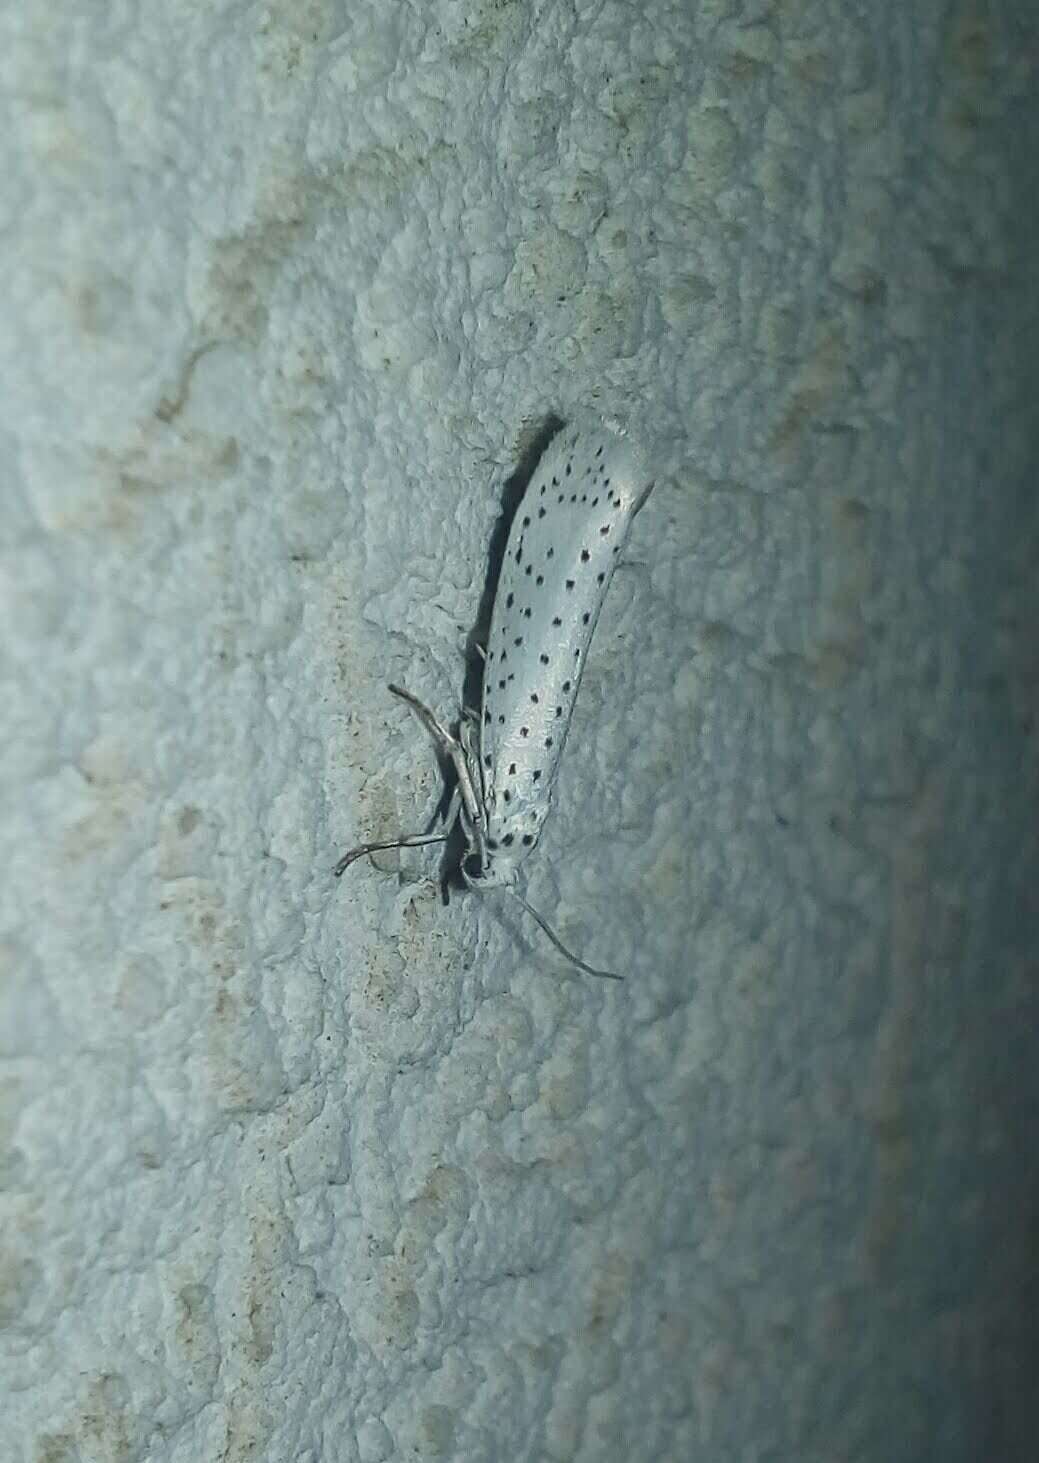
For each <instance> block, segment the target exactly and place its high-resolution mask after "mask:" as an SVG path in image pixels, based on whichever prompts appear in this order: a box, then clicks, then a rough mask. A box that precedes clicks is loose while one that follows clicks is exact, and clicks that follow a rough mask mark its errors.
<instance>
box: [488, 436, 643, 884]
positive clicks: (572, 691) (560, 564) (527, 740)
mask: <svg viewBox="0 0 1039 1463" xmlns="http://www.w3.org/2000/svg"><path fill="white" fill-rule="evenodd" d="M651 487H652V482H651V479H650V477H649V474H648V471H647V468H646V464H645V461H644V459H643V457H642V454H641V452H640V451H639V449H638V448H637V447H636V446H635V445H634V444H633V443H632V442H631V441H630V440H629V439H627V438H626V437H621V436H619V435H618V434H617V433H616V432H614V431H612V430H611V429H609V428H607V427H604V426H601V425H599V424H594V423H590V424H588V425H587V426H586V425H584V424H578V425H576V426H575V425H570V426H567V427H564V428H563V429H562V430H561V431H560V432H559V433H558V434H557V435H556V437H554V438H553V440H552V441H551V442H550V443H549V445H548V447H547V448H546V450H545V453H544V455H543V457H542V458H541V461H540V462H539V463H538V465H537V468H536V469H535V471H534V474H533V476H532V477H531V479H530V483H529V484H528V486H527V490H526V492H525V494H524V496H523V500H522V502H521V503H520V506H519V509H518V510H517V513H516V517H515V519H514V520H513V523H512V527H511V530H510V533H509V537H508V542H507V546H506V550H505V557H504V559H503V562H502V567H501V573H500V576H499V580H498V587H497V591H496V594H495V599H494V610H493V613H492V616H491V629H490V635H489V637H488V642H487V655H486V660H485V663H484V682H483V704H482V714H481V728H480V758H481V764H482V772H483V778H484V788H485V794H486V799H485V800H486V814H487V841H488V848H489V851H490V855H491V856H492V857H493V856H497V857H498V859H499V860H505V861H511V862H512V863H516V862H518V861H519V860H520V859H521V858H522V857H524V856H525V854H526V853H529V851H530V849H531V848H533V846H534V844H535V843H536V842H537V840H538V837H539V835H540V832H541V828H542V825H543V823H544V819H545V817H546V815H547V813H548V808H549V804H550V800H551V792H552V788H553V785H554V783H555V779H556V774H557V772H558V769H559V759H560V757H561V755H562V752H563V747H564V746H565V744H566V738H567V734H568V732H569V729H570V721H571V717H572V715H573V708H574V702H575V700H576V698H577V692H578V690H579V688H580V684H581V676H582V674H583V672H584V664H585V659H586V657H587V653H588V647H589V644H590V643H591V639H592V635H593V633H594V631H595V626H596V622H597V621H598V618H599V613H600V611H601V609H602V605H603V600H604V599H605V596H606V591H607V589H608V588H609V585H610V580H611V578H612V577H613V571H614V569H615V567H616V564H617V560H618V558H619V556H620V553H621V550H622V549H623V547H624V545H625V543H626V541H627V538H628V533H629V531H630V528H631V523H632V520H633V518H634V517H635V514H636V513H637V512H638V510H639V508H641V506H642V504H643V503H644V502H645V500H646V498H647V496H648V494H649V491H650V489H651Z"/></svg>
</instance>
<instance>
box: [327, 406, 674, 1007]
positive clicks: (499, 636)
mask: <svg viewBox="0 0 1039 1463" xmlns="http://www.w3.org/2000/svg"><path fill="white" fill-rule="evenodd" d="M652 486H653V483H652V480H651V478H650V476H649V473H648V471H647V468H646V464H645V461H644V459H643V457H642V454H641V452H640V451H639V449H638V448H637V447H636V446H635V445H634V444H633V443H632V442H631V440H630V439H629V438H627V437H626V436H624V435H621V434H620V433H618V432H617V431H616V430H614V429H613V428H611V427H608V426H605V425H603V424H602V423H599V422H596V421H594V420H593V422H592V423H591V424H589V425H587V426H584V425H577V426H575V425H573V424H571V425H569V426H566V427H564V428H563V429H562V430H561V431H560V432H558V433H557V435H556V436H555V437H554V438H553V439H552V441H551V442H550V443H549V445H548V447H547V448H546V450H545V452H544V454H543V456H542V458H541V459H540V461H539V462H538V465H537V467H536V469H535V471H534V473H533V476H532V477H531V479H530V482H529V484H528V486H527V489H526V492H525V493H524V496H523V499H522V501H521V503H520V505H519V508H518V509H517V512H516V516H515V518H514V520H513V523H512V527H511V529H510V531H509V535H508V540H507V544H506V548H505V557H504V560H503V562H502V567H501V573H500V576H499V579H498V585H497V589H496V592H495V598H494V609H493V612H492V615H491V627H490V634H489V636H488V641H487V646H486V648H485V650H484V652H483V656H484V669H483V704H482V707H481V710H480V713H479V715H477V713H476V712H475V711H472V710H469V709H466V710H464V711H463V714H462V719H461V723H460V726H459V730H458V735H457V737H456V736H454V735H452V733H451V732H450V731H448V730H447V728H446V727H444V726H443V725H442V724H441V723H440V722H439V721H438V720H437V718H436V716H435V715H434V714H433V712H432V711H430V710H429V708H428V707H426V706H424V705H423V704H422V702H421V701H418V700H416V698H415V697H414V696H412V695H411V694H410V692H408V691H405V690H403V689H402V688H401V687H400V686H392V685H391V686H390V690H391V691H392V692H393V694H394V695H395V696H399V697H400V698H401V699H402V700H403V701H405V702H406V703H407V704H408V705H409V706H410V707H411V708H412V710H413V711H414V712H415V714H416V715H417V716H418V718H419V720H420V721H421V722H422V724H423V725H424V726H425V728H426V730H427V731H428V732H429V734H430V736H431V737H432V739H433V742H434V743H435V745H436V748H437V750H438V752H439V753H440V754H441V756H442V757H443V758H444V759H446V761H447V762H449V763H450V764H451V766H452V767H453V769H454V772H455V775H456V778H457V785H456V787H455V789H454V793H453V795H452V798H451V801H450V804H449V806H448V808H447V811H446V813H445V815H444V823H443V827H442V830H441V831H440V832H437V833H432V832H430V833H421V834H413V835H411V836H409V837H405V838H398V839H393V840H391V841H389V842H385V843H364V844H362V845H361V846H360V847H359V848H354V849H351V851H350V852H349V853H347V854H345V855H344V857H343V858H342V859H340V861H339V863H338V864H337V865H336V868H335V874H336V877H338V876H339V875H341V874H342V873H343V872H344V870H345V869H347V868H348V867H349V866H350V864H352V863H353V862H354V860H355V859H358V858H361V857H363V856H364V855H365V854H368V853H374V852H376V851H377V850H379V849H389V848H412V847H415V846H417V845H422V844H429V843H443V842H445V841H446V839H447V838H448V836H449V834H450V831H451V829H452V827H453V826H454V824H455V822H456V821H457V820H460V822H461V827H462V832H463V835H464V837H465V845H466V847H465V856H464V858H463V860H462V866H461V872H462V878H463V880H464V881H465V883H466V884H467V885H468V887H469V888H470V889H490V888H504V889H505V890H506V891H507V892H508V893H509V894H510V895H511V896H512V897H513V898H514V899H516V900H517V901H518V902H519V903H520V904H521V905H522V906H523V908H524V909H525V910H526V911H527V913H528V914H529V915H530V916H531V917H532V918H533V919H534V920H535V921H536V923H537V924H538V925H539V926H540V928H541V929H542V930H543V931H544V933H545V934H546V935H547V936H548V938H549V940H551V942H552V944H553V945H554V946H555V948H556V949H557V950H558V951H559V952H560V953H561V954H562V955H564V956H565V957H566V958H567V959H568V960H569V961H571V963H572V964H574V965H576V966H577V967H578V969H580V970H583V971H585V972H586V973H587V974H589V975H597V976H603V977H605V978H606V979H609V980H620V979H622V977H621V976H619V975H615V974H614V973H613V972H612V971H608V970H596V969H595V968H594V967H593V966H591V965H587V964H585V962H584V961H583V960H579V959H578V958H577V956H576V955H574V954H573V952H572V951H570V950H568V949H567V948H566V946H565V945H564V944H563V942H562V941H561V940H560V939H559V937H558V935H556V934H555V933H554V932H553V931H552V930H551V929H550V928H549V926H548V924H547V923H546V922H545V920H544V919H543V918H542V917H541V915H540V914H538V912H537V911H536V910H535V909H533V908H532V907H531V905H530V904H528V903H527V901H526V900H525V899H524V898H523V896H522V895H521V894H519V893H518V892H517V890H516V889H515V888H514V887H513V886H514V883H515V880H516V876H517V874H518V872H519V869H520V866H521V864H522V863H523V862H524V860H525V859H526V858H527V857H528V856H529V854H530V853H531V852H532V850H533V849H534V847H535V845H536V844H537V841H538V838H539V837H540V835H541V830H542V828H543V826H544V823H545V819H546V817H547V816H548V810H549V808H550V807H551V804H552V790H553V787H554V786H555V780H556V776H557V774H558V772H559V762H560V758H561V757H562V755H563V747H564V746H565V744H566V738H567V733H568V732H569V730H570V721H571V717H572V716H573V710H574V702H575V701H576V699H577V692H578V689H579V687H580V685H581V676H582V674H583V672H584V663H585V659H586V657H587V654H588V647H589V644H590V642H591V639H592V634H593V632H594V630H595V625H596V621H597V620H598V618H599V611H600V610H601V609H602V605H603V600H604V598H605V596H606V591H607V589H608V588H609V584H610V580H611V578H612V577H613V571H614V568H615V567H616V565H617V561H618V558H619V556H620V553H621V551H622V549H623V548H624V545H625V542H626V541H627V537H628V531H629V529H630V528H631V523H632V520H633V518H634V517H635V514H636V513H637V512H638V511H639V509H640V508H641V507H642V505H643V503H644V502H645V501H646V499H647V498H648V496H649V493H650V490H651V489H652Z"/></svg>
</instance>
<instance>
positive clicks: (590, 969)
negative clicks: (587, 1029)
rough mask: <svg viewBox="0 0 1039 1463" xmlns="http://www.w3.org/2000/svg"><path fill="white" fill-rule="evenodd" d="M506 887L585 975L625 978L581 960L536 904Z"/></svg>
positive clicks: (556, 945)
mask: <svg viewBox="0 0 1039 1463" xmlns="http://www.w3.org/2000/svg"><path fill="white" fill-rule="evenodd" d="M504 887H505V890H506V892H507V893H508V894H511V895H512V897H513V899H515V901H516V903H517V904H522V906H523V908H524V909H525V910H526V911H527V913H528V914H529V915H530V917H531V919H532V920H533V921H534V923H535V924H536V925H537V926H538V927H539V928H540V929H541V930H542V931H543V932H544V933H545V934H546V935H547V936H548V938H549V939H550V940H551V942H552V944H553V945H554V946H555V947H556V949H557V950H558V951H559V953H560V955H562V956H563V957H564V958H565V959H567V960H569V962H570V964H571V965H576V966H577V969H578V970H583V971H584V973H585V975H594V976H597V977H598V978H599V979H600V980H623V979H624V977H623V975H616V974H615V973H614V972H613V971H612V970H596V968H595V966H594V965H586V964H585V962H584V961H583V960H579V959H578V958H577V956H576V955H575V954H574V952H573V951H572V950H568V949H567V948H566V946H565V945H564V944H563V942H562V940H561V939H560V938H559V936H558V935H557V934H556V932H555V930H553V929H552V927H551V925H549V924H548V922H547V921H546V920H544V919H542V917H541V915H540V914H538V912H537V910H536V909H535V908H534V906H533V905H532V904H528V903H527V901H526V900H525V899H524V898H523V895H522V894H517V893H516V890H515V889H510V888H509V886H508V885H507V884H506V885H505V886H504Z"/></svg>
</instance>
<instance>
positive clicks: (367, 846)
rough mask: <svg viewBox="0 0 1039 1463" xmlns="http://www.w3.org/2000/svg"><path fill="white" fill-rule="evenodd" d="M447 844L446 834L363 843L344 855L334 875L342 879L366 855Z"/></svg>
mask: <svg viewBox="0 0 1039 1463" xmlns="http://www.w3.org/2000/svg"><path fill="white" fill-rule="evenodd" d="M446 842H447V834H446V833H413V834H411V836H410V837H408V838H390V839H387V841H386V842H385V843H362V844H360V846H359V847H357V848H352V849H351V850H350V852H349V853H344V854H343V857H342V858H341V859H340V860H339V862H338V863H337V864H336V866H335V868H334V869H333V870H332V873H333V874H334V875H335V877H336V878H337V879H339V878H341V877H342V876H343V874H345V873H346V871H347V869H348V868H349V867H350V865H351V864H352V863H356V862H357V860H358V859H359V858H364V856H365V854H366V853H381V852H382V851H383V850H385V849H389V848H421V847H423V846H424V845H425V844H427V843H446Z"/></svg>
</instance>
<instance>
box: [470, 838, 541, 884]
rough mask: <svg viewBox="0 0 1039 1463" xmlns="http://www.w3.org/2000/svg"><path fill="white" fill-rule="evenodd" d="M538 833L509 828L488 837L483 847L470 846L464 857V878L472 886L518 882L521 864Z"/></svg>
mask: <svg viewBox="0 0 1039 1463" xmlns="http://www.w3.org/2000/svg"><path fill="white" fill-rule="evenodd" d="M536 842H537V836H536V835H535V834H532V833H526V834H520V833H514V832H512V831H509V832H507V833H505V834H504V836H503V837H501V838H500V839H494V838H488V839H486V840H485V841H484V846H483V850H482V851H481V850H480V849H478V848H475V847H473V848H470V849H469V851H468V852H467V853H466V856H465V858H464V859H463V860H462V878H463V879H464V880H465V882H466V884H467V885H468V886H469V888H470V889H490V888H500V887H501V886H502V885H503V884H512V883H514V882H515V879H516V875H517V873H518V871H519V866H520V864H521V863H522V862H523V860H524V859H525V858H526V857H527V855H528V854H529V853H530V851H531V849H532V848H533V847H534V844H535V843H536Z"/></svg>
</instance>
